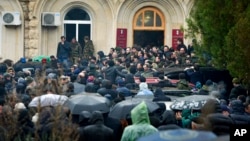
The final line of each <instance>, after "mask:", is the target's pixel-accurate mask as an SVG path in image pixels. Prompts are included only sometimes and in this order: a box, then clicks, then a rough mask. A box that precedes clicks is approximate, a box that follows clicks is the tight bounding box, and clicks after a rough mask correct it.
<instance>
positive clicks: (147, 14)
mask: <svg viewBox="0 0 250 141" xmlns="http://www.w3.org/2000/svg"><path fill="white" fill-rule="evenodd" d="M163 23H165V22H164V17H163V14H162V13H161V12H160V11H159V10H158V9H156V8H153V7H146V8H143V9H141V10H139V11H138V12H137V13H136V14H135V17H134V24H133V25H134V30H140V29H141V30H164V28H165V27H164V24H163Z"/></svg>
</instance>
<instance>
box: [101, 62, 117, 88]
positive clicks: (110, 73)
mask: <svg viewBox="0 0 250 141" xmlns="http://www.w3.org/2000/svg"><path fill="white" fill-rule="evenodd" d="M116 72H117V70H116V68H115V66H112V67H108V68H106V69H105V70H104V77H105V79H108V80H110V81H111V83H112V84H115V79H116V76H117V73H116Z"/></svg>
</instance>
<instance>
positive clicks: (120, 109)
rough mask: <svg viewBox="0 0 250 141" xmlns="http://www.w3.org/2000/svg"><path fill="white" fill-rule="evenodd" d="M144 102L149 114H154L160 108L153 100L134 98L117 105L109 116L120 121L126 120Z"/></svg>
mask: <svg viewBox="0 0 250 141" xmlns="http://www.w3.org/2000/svg"><path fill="white" fill-rule="evenodd" d="M142 101H145V103H146V105H147V107H148V112H149V113H151V112H154V111H155V110H157V109H158V108H159V105H158V104H157V103H155V102H152V101H151V100H146V99H139V98H132V99H127V100H124V101H121V102H119V103H117V104H116V105H115V106H114V107H112V108H111V110H110V112H109V116H110V117H113V118H118V119H126V117H127V116H128V115H129V114H130V112H131V110H132V109H133V108H134V107H135V106H137V105H138V104H140V103H141V102H142Z"/></svg>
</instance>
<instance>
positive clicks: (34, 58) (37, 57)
mask: <svg viewBox="0 0 250 141" xmlns="http://www.w3.org/2000/svg"><path fill="white" fill-rule="evenodd" d="M44 58H45V59H46V60H47V62H49V61H50V56H46V55H39V56H35V57H33V58H32V61H34V62H41V61H42V60H43V59H44Z"/></svg>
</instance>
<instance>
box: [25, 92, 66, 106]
mask: <svg viewBox="0 0 250 141" xmlns="http://www.w3.org/2000/svg"><path fill="white" fill-rule="evenodd" d="M67 100H68V97H67V96H64V95H58V94H44V95H41V96H37V97H34V98H33V99H32V100H31V101H30V103H29V105H28V106H29V107H39V106H40V107H45V106H58V105H63V104H64V103H65V101H67Z"/></svg>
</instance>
